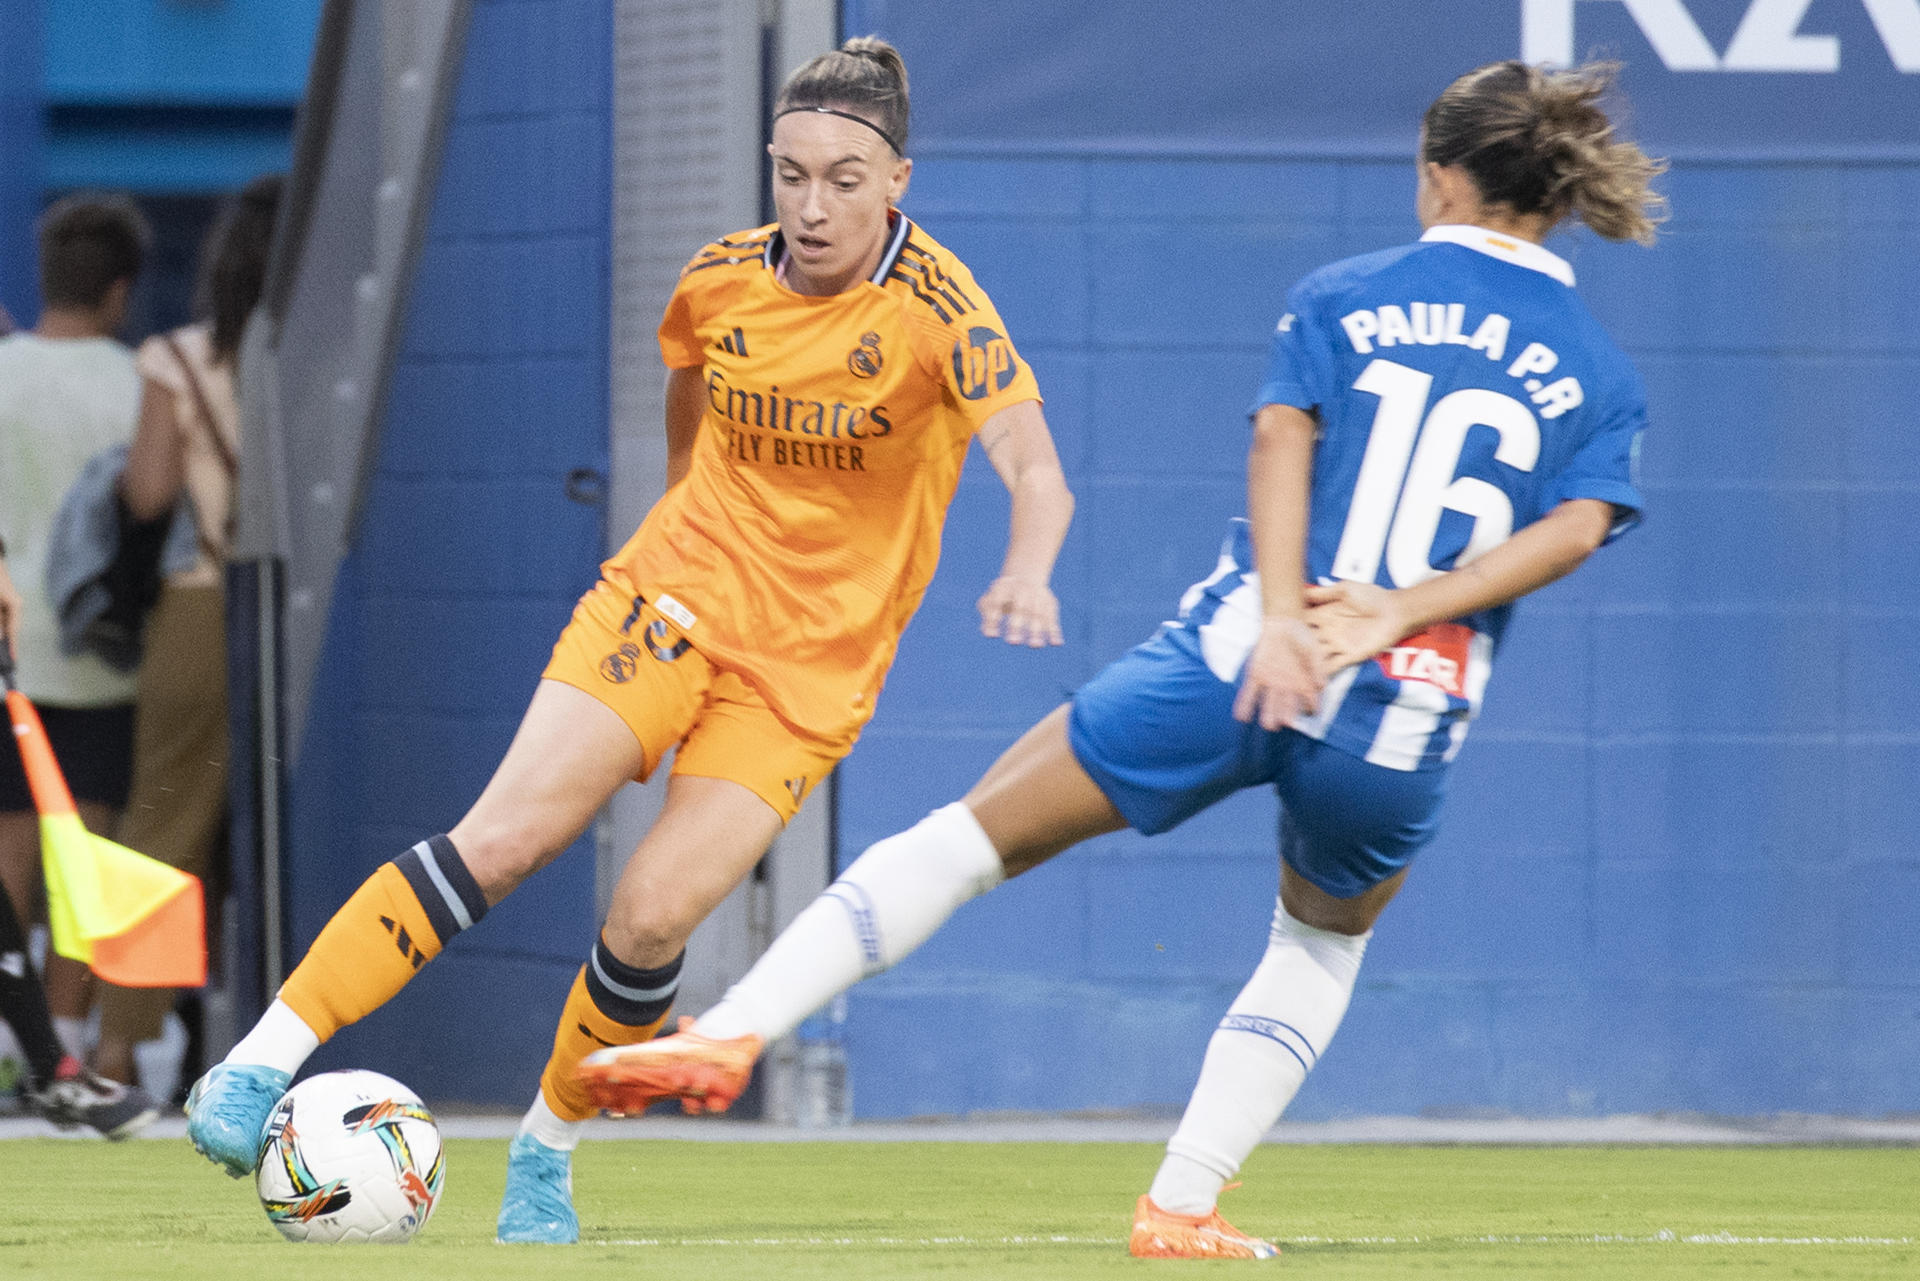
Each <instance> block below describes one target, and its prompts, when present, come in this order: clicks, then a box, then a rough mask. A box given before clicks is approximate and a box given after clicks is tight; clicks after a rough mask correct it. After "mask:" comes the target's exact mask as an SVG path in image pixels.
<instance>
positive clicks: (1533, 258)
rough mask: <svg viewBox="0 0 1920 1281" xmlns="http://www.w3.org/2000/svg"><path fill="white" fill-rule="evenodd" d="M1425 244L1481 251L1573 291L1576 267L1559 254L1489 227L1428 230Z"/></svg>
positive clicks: (1456, 227) (1440, 227) (1432, 228)
mask: <svg viewBox="0 0 1920 1281" xmlns="http://www.w3.org/2000/svg"><path fill="white" fill-rule="evenodd" d="M1420 239H1422V240H1441V241H1445V242H1446V243H1448V244H1450V245H1465V246H1466V247H1467V248H1469V249H1473V250H1477V251H1479V252H1480V253H1483V254H1485V255H1487V256H1488V257H1489V258H1498V259H1499V260H1500V261H1501V262H1510V263H1512V264H1513V265H1514V266H1516V267H1526V268H1528V269H1530V270H1532V271H1537V272H1540V273H1542V274H1543V275H1548V276H1552V277H1553V278H1554V279H1555V280H1557V281H1559V282H1560V283H1561V284H1563V285H1565V286H1566V287H1567V288H1569V289H1571V288H1573V265H1572V264H1571V263H1569V262H1568V261H1567V260H1566V259H1565V258H1562V257H1561V256H1560V255H1559V254H1557V253H1554V252H1553V251H1552V250H1551V249H1548V248H1546V247H1545V246H1544V245H1536V244H1534V243H1533V242H1532V241H1531V240H1521V239H1520V238H1519V237H1517V236H1508V235H1505V234H1503V233H1501V232H1498V231H1488V230H1487V229H1486V228H1485V227H1466V226H1460V225H1457V224H1449V225H1445V226H1439V227H1429V228H1427V234H1426V235H1424V236H1422V237H1420Z"/></svg>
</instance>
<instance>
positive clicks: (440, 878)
mask: <svg viewBox="0 0 1920 1281" xmlns="http://www.w3.org/2000/svg"><path fill="white" fill-rule="evenodd" d="M393 865H394V866H395V867H397V868H399V869H400V875H402V876H404V877H406V878H407V885H408V886H409V887H410V888H411V889H412V890H413V896H414V897H415V898H417V899H419V900H420V907H421V909H422V910H423V911H425V912H426V914H427V923H428V924H430V925H432V926H433V932H434V933H435V934H436V935H438V936H439V938H440V946H441V947H445V946H446V945H447V944H449V943H451V942H452V941H453V936H454V935H456V934H458V933H459V932H460V931H461V930H464V929H467V928H468V927H470V926H472V925H475V924H477V923H478V922H479V920H480V918H481V917H483V916H485V915H486V914H487V900H486V898H485V896H484V895H482V894H481V893H480V886H479V884H478V883H477V882H476V881H475V880H474V879H473V873H472V872H469V871H468V870H467V865H466V864H465V863H463V862H461V860H460V852H459V851H458V850H456V849H454V848H453V842H452V841H449V840H448V839H447V838H446V837H444V836H435V837H432V838H431V839H429V840H424V841H422V842H420V843H419V844H418V845H416V846H414V847H413V848H412V849H410V850H408V851H407V852H406V853H405V854H402V855H401V856H400V857H399V858H397V859H395V860H393ZM476 907H477V908H478V910H477V911H476V910H475V909H476Z"/></svg>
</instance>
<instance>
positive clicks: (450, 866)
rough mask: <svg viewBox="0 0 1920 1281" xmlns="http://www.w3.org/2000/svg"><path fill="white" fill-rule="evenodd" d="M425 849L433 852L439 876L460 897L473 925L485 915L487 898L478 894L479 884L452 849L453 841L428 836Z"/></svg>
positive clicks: (442, 836)
mask: <svg viewBox="0 0 1920 1281" xmlns="http://www.w3.org/2000/svg"><path fill="white" fill-rule="evenodd" d="M427 848H428V849H429V850H431V851H432V852H433V861H434V864H435V865H436V866H437V867H438V868H439V869H440V874H441V875H442V876H445V877H446V878H447V884H448V885H450V886H452V887H453V892H454V893H455V894H458V895H459V896H460V902H461V903H462V904H464V905H465V906H466V909H467V917H468V919H469V920H471V921H472V922H473V923H474V924H475V925H478V924H480V921H481V918H482V917H484V916H486V914H487V896H486V895H485V894H483V893H481V892H480V882H478V881H476V880H474V879H473V873H472V872H470V871H468V870H467V861H466V860H465V859H463V858H461V857H460V851H459V850H457V849H455V848H454V847H453V841H452V839H451V838H450V837H447V836H445V835H441V836H429V837H428V838H427Z"/></svg>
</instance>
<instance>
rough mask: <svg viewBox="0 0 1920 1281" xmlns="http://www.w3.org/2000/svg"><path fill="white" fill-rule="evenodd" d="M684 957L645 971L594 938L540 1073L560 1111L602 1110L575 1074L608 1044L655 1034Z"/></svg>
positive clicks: (573, 1115) (545, 1092) (578, 1117)
mask: <svg viewBox="0 0 1920 1281" xmlns="http://www.w3.org/2000/svg"><path fill="white" fill-rule="evenodd" d="M683 955H684V954H683ZM680 962H681V957H679V956H676V957H674V958H673V960H671V961H669V962H667V963H666V964H665V965H663V966H661V967H660V968H659V969H657V970H643V969H640V968H638V967H637V966H631V965H627V964H625V963H624V962H622V961H620V960H618V959H616V958H615V957H614V955H613V954H612V953H611V952H609V951H608V950H607V945H606V943H605V942H604V941H596V942H595V943H594V945H593V955H592V957H590V958H589V959H588V961H587V963H586V964H585V965H583V966H581V967H580V973H579V974H577V975H575V976H574V980H573V988H572V990H571V991H569V992H568V993H567V1004H566V1007H565V1008H564V1009H563V1010H561V1012H560V1026H559V1028H558V1029H557V1030H556V1031H555V1032H554V1034H553V1054H552V1055H551V1056H550V1057H549V1058H548V1059H547V1069H546V1071H545V1072H542V1073H541V1074H540V1093H541V1095H542V1097H544V1098H545V1099H546V1101H547V1106H548V1107H550V1108H552V1109H553V1112H554V1115H555V1116H558V1117H560V1118H562V1119H563V1120H567V1121H585V1120H587V1119H589V1118H591V1117H593V1116H594V1115H596V1114H597V1113H598V1112H599V1111H600V1109H599V1108H598V1107H596V1106H594V1104H593V1102H592V1100H590V1099H588V1098H587V1092H586V1089H585V1088H584V1087H583V1086H582V1085H581V1084H580V1083H579V1082H578V1081H576V1080H575V1079H574V1072H575V1070H576V1069H577V1068H579V1066H580V1061H581V1060H582V1059H584V1058H586V1057H587V1055H589V1054H591V1053H593V1052H594V1051H595V1050H598V1049H600V1048H602V1047H604V1046H608V1045H635V1044H637V1043H639V1042H641V1041H646V1040H650V1039H652V1037H653V1035H654V1034H655V1033H656V1032H658V1031H659V1030H660V1026H661V1024H663V1023H665V1022H666V1021H667V1013H668V1011H669V1010H671V1009H672V1008H673V996H674V993H675V992H676V991H677V990H678V989H679V986H680Z"/></svg>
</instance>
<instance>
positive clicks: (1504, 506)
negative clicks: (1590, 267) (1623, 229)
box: [1170, 226, 1646, 770]
mask: <svg viewBox="0 0 1920 1281" xmlns="http://www.w3.org/2000/svg"><path fill="white" fill-rule="evenodd" d="M1273 404H1279V405H1293V406H1295V407H1297V408H1300V409H1305V410H1309V411H1312V412H1314V413H1315V414H1316V415H1317V417H1318V419H1319V423H1320V440H1319V444H1318V445H1317V447H1316V449H1315V453H1314V464H1313V478H1312V499H1311V506H1312V510H1311V512H1310V513H1309V517H1308V525H1307V564H1306V572H1307V576H1308V578H1309V579H1310V580H1312V581H1317V582H1333V581H1336V580H1342V579H1344V580H1349V581H1357V582H1372V583H1378V584H1380V585H1381V586H1384V587H1409V586H1412V585H1414V584H1415V583H1418V582H1422V581H1424V580H1425V579H1428V578H1431V577H1433V576H1435V575H1438V574H1441V573H1444V572H1446V571H1448V570H1451V569H1455V568H1458V567H1459V566H1461V565H1465V564H1467V563H1468V562H1469V561H1471V560H1473V559H1474V558H1475V557H1477V556H1480V555H1483V554H1484V553H1485V552H1486V551H1488V550H1489V549H1490V548H1493V547H1496V546H1498V545H1499V544H1500V543H1502V542H1504V541H1506V539H1507V538H1508V537H1510V536H1511V535H1512V533H1513V532H1514V531H1515V530H1516V529H1521V528H1524V527H1525V526H1527V525H1529V524H1531V523H1533V522H1534V521H1536V520H1539V519H1540V518H1541V517H1542V516H1545V515H1546V514H1547V513H1548V512H1549V511H1551V510H1552V509H1553V508H1554V507H1555V506H1557V505H1558V504H1559V503H1562V502H1565V501H1567V500H1569V499H1576V498H1593V499H1600V500H1602V501H1605V502H1608V503H1611V504H1613V505H1614V506H1615V508H1617V509H1618V510H1619V513H1620V519H1619V521H1618V523H1617V524H1616V525H1615V527H1614V530H1613V536H1617V535H1619V534H1620V533H1623V532H1625V530H1626V529H1628V528H1629V527H1631V526H1632V525H1633V524H1635V523H1637V521H1638V519H1639V511H1640V508H1641V506H1642V500H1641V496H1640V492H1639V489H1638V487H1637V485H1636V483H1635V479H1634V474H1633V473H1634V458H1635V456H1636V454H1637V453H1638V449H1639V440H1640V433H1641V431H1642V429H1643V428H1644V426H1645V423H1646V408H1645V393H1644V391H1643V390H1642V387H1641V384H1640V379H1639V376H1638V375H1637V374H1636V373H1635V372H1634V370H1633V367H1632V365H1631V364H1629V363H1628V361H1627V359H1626V357H1625V356H1624V355H1622V354H1621V352H1620V351H1619V349H1618V348H1616V347H1615V346H1614V344H1613V343H1612V341H1611V340H1609V339H1608V337H1607V336H1606V334H1605V333H1604V332H1602V330H1601V329H1600V326H1599V324H1598V323H1597V322H1596V321H1595V320H1594V319H1593V317H1592V315H1591V314H1589V313H1588V311H1587V309H1586V307H1585V306H1584V305H1583V304H1582V303H1581V302H1580V300H1579V299H1578V298H1577V297H1576V296H1575V294H1574V292H1573V270H1572V268H1571V267H1570V266H1568V264H1567V263H1566V261H1565V260H1564V259H1562V258H1560V257H1559V256H1558V255H1556V254H1554V253H1552V252H1550V251H1549V250H1547V249H1545V248H1542V247H1541V246H1539V245H1536V244H1531V243H1529V242H1526V241H1520V240H1514V239H1511V238H1509V237H1506V236H1502V235H1499V234H1496V233H1494V232H1490V231H1486V230H1484V229H1482V228H1477V227H1459V226H1443V227H1434V228H1432V229H1431V230H1429V231H1428V232H1427V234H1426V235H1425V236H1423V237H1422V238H1421V240H1420V241H1419V243H1417V244H1412V245H1405V246H1402V247H1400V248H1397V249H1390V250H1386V251H1384V252H1381V253H1375V254H1368V255H1365V256H1362V257H1359V258H1349V259H1347V260H1345V261H1343V262H1338V263H1334V264H1333V265H1331V266H1328V267H1324V268H1322V269H1321V270H1319V271H1317V272H1315V273H1313V274H1312V275H1311V276H1308V277H1307V278H1306V279H1305V280H1304V281H1302V282H1301V283H1300V284H1299V285H1297V286H1296V287H1295V288H1294V289H1293V291H1292V292H1291V293H1290V294H1289V295H1288V299H1287V314H1286V315H1285V316H1283V317H1282V318H1281V320H1280V324H1279V327H1278V332H1277V333H1276V335H1275V339H1274V345H1273V355H1272V358H1271V360H1270V362H1269V364H1268V368H1267V376H1266V380H1265V382H1264V383H1263V385H1262V386H1261V388H1260V392H1259V395H1258V396H1257V397H1256V398H1255V400H1254V409H1255V410H1256V411H1257V410H1258V409H1259V408H1260V407H1262V406H1264V405H1273ZM1252 567H1253V556H1252V547H1251V543H1250V540H1249V537H1248V530H1247V527H1246V524H1245V522H1243V521H1236V522H1235V523H1234V526H1233V528H1232V529H1231V530H1229V532H1228V535H1227V539H1226V542H1225V544H1224V545H1223V546H1222V548H1221V555H1220V562H1219V565H1218V566H1217V568H1216V569H1215V571H1214V573H1213V575H1212V576H1211V577H1210V578H1208V579H1207V580H1205V581H1204V582H1201V583H1197V584H1195V585H1194V587H1193V588H1192V589H1190V590H1189V591H1188V593H1187V595H1186V598H1185V599H1184V600H1183V601H1182V602H1181V610H1180V617H1179V619H1178V620H1176V621H1175V622H1174V623H1172V624H1170V626H1175V627H1183V628H1191V629H1194V630H1196V631H1197V632H1198V634H1199V640H1200V644H1201V651H1202V653H1203V655H1204V656H1205V658H1206V660H1207V663H1208V666H1209V667H1210V668H1212V670H1213V671H1214V673H1215V674H1216V675H1218V676H1220V677H1221V679H1223V680H1237V679H1238V678H1239V673H1240V668H1241V666H1242V665H1243V664H1244V663H1245V661H1246V656H1247V654H1248V652H1249V651H1250V650H1251V648H1252V646H1253V641H1254V638H1255V636H1256V635H1257V633H1258V628H1259V617H1260V600H1259V590H1260V589H1259V582H1258V576H1257V575H1256V574H1255V573H1254V572H1253V568H1252ZM1512 608H1513V607H1512V606H1511V605H1505V606H1501V607H1499V608H1496V609H1490V610H1486V611H1484V612H1482V613H1478V614H1474V615H1472V616H1470V617H1467V618H1463V619H1460V620H1458V621H1456V622H1453V623H1446V624H1442V625H1440V626H1438V627H1434V628H1431V629H1429V630H1427V631H1425V632H1422V633H1420V634H1419V635H1417V636H1411V637H1408V638H1406V639H1405V640H1403V641H1402V642H1401V643H1400V644H1399V645H1397V646H1395V647H1394V648H1393V649H1390V650H1387V651H1386V652H1384V653H1382V654H1380V655H1378V656H1376V657H1375V658H1374V659H1372V660H1370V661H1368V662H1364V663H1361V664H1359V665H1357V666H1355V667H1351V668H1348V669H1346V670H1345V671H1342V672H1340V673H1338V674H1337V675H1336V676H1335V677H1334V679H1333V680H1332V681H1331V682H1330V683H1329V684H1328V686H1327V689H1326V690H1325V692H1324V694H1323V696H1322V699H1321V708H1320V711H1319V712H1318V713H1317V714H1316V715H1315V716H1314V717H1313V718H1312V719H1310V720H1306V721H1301V722H1299V723H1296V724H1295V725H1294V728H1295V729H1297V730H1299V731H1300V732H1301V733H1304V734H1308V735H1311V736H1312V737H1314V738H1318V739H1322V740H1324V741H1325V742H1326V743H1328V744H1329V745H1331V746H1334V747H1338V748H1340V749H1342V750H1343V751H1348V752H1352V753H1354V754H1355V755H1359V756H1362V757H1364V758H1365V759H1367V760H1368V761H1371V762H1374V763H1375V764H1379V765H1384V766H1388V767H1390V768H1393V769H1402V770H1413V769H1423V768H1429V767H1432V766H1436V765H1440V764H1443V763H1445V762H1446V761H1450V760H1452V759H1453V757H1454V755H1455V754H1456V753H1457V752H1458V751H1459V750H1460V744H1461V742H1462V740H1463V739H1464V738H1465V736H1466V729H1467V722H1468V721H1469V720H1471V719H1472V717H1473V716H1474V714H1475V713H1476V712H1477V711H1478V710H1479V707H1480V700H1481V697H1482V695H1483V693H1484V692H1485V689H1486V684H1487V678H1488V677H1489V675H1490V674H1491V672H1492V670H1493V655H1494V650H1495V648H1496V647H1497V646H1498V644H1499V642H1500V636H1501V633H1502V632H1503V631H1504V629H1505V627H1506V624H1507V619H1508V617H1509V615H1510V614H1511V613H1512Z"/></svg>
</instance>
